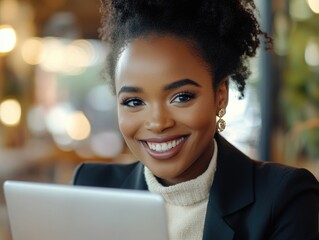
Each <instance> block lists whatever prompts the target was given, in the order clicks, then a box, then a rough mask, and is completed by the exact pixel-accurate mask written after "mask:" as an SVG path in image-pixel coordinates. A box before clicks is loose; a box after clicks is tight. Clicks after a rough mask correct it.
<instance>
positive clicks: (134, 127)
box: [118, 110, 140, 140]
mask: <svg viewBox="0 0 319 240" xmlns="http://www.w3.org/2000/svg"><path fill="white" fill-rule="evenodd" d="M118 124H119V128H120V131H121V133H122V135H123V137H124V138H125V140H130V139H131V138H134V136H135V133H136V132H137V131H138V128H139V126H140V121H139V118H138V117H136V116H134V117H132V116H129V114H127V113H126V114H125V113H123V112H121V111H120V110H119V111H118Z"/></svg>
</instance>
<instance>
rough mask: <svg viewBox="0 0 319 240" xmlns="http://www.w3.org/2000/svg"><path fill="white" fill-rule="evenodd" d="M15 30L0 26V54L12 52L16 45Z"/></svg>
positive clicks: (7, 26)
mask: <svg viewBox="0 0 319 240" xmlns="http://www.w3.org/2000/svg"><path fill="white" fill-rule="evenodd" d="M16 41H17V37H16V32H15V30H14V29H13V28H12V27H11V26H9V25H1V26H0V53H8V52H11V51H12V50H13V49H14V47H15V45H16Z"/></svg>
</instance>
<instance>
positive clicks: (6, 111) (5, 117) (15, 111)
mask: <svg viewBox="0 0 319 240" xmlns="http://www.w3.org/2000/svg"><path fill="white" fill-rule="evenodd" d="M20 119H21V105H20V103H19V102H18V101H17V100H15V99H7V100H4V101H3V102H2V103H1V105H0V120H1V122H2V123H3V124H4V125H7V126H16V125H18V124H19V123H20Z"/></svg>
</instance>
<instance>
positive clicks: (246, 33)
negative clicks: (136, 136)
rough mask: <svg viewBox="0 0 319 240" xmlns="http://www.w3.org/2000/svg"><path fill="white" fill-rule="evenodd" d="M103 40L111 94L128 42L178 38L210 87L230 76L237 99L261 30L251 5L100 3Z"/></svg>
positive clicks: (164, 0)
mask: <svg viewBox="0 0 319 240" xmlns="http://www.w3.org/2000/svg"><path fill="white" fill-rule="evenodd" d="M101 13H102V27H101V29H100V33H101V37H102V39H103V40H105V41H108V42H109V43H110V44H111V46H112V47H111V49H112V51H111V53H110V55H109V58H108V67H107V69H108V72H109V74H110V79H111V86H113V89H114V75H115V69H116V63H117V60H118V57H119V55H120V53H121V50H122V49H123V47H124V46H125V44H127V43H128V42H129V41H131V40H133V39H136V38H139V37H144V36H149V35H152V34H154V35H155V34H159V35H167V34H169V35H173V36H176V37H178V38H181V39H184V40H186V41H188V42H190V43H192V46H194V48H195V49H196V50H197V53H198V54H199V55H200V56H201V57H202V58H203V59H204V60H205V61H206V63H207V65H208V67H209V69H210V70H211V72H212V74H213V77H214V81H213V82H214V83H213V84H214V87H216V86H217V85H218V84H219V83H220V81H222V80H223V79H224V78H225V77H228V76H229V77H231V79H232V80H233V81H234V82H235V83H236V85H237V87H238V90H239V92H240V93H241V96H244V89H245V85H246V80H247V78H248V76H249V74H250V70H249V68H248V66H247V60H248V58H250V57H254V56H255V55H256V50H257V48H258V47H259V45H260V38H259V37H260V36H261V37H264V40H265V43H266V46H270V45H271V38H270V37H269V35H268V34H267V33H265V32H263V31H262V30H261V27H260V24H259V22H258V20H257V18H256V15H255V14H256V6H255V3H254V1H253V0H101Z"/></svg>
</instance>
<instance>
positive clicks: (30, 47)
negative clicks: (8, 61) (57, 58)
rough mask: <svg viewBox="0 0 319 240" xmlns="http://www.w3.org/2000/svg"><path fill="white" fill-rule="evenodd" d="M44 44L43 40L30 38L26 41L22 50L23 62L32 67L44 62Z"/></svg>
mask: <svg viewBox="0 0 319 240" xmlns="http://www.w3.org/2000/svg"><path fill="white" fill-rule="evenodd" d="M43 47H44V46H43V42H42V39H41V38H37V37H34V38H30V39H28V40H26V41H25V42H24V43H23V45H22V49H21V54H22V58H23V60H24V61H25V62H26V63H27V64H30V65H37V64H39V63H41V61H43V59H42V57H43V56H42V55H41V53H42V51H43Z"/></svg>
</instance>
